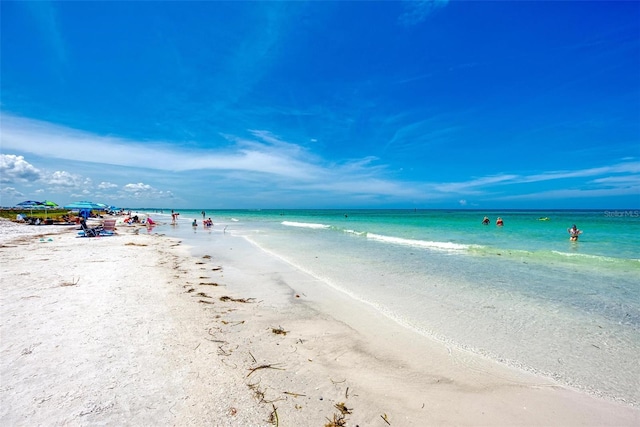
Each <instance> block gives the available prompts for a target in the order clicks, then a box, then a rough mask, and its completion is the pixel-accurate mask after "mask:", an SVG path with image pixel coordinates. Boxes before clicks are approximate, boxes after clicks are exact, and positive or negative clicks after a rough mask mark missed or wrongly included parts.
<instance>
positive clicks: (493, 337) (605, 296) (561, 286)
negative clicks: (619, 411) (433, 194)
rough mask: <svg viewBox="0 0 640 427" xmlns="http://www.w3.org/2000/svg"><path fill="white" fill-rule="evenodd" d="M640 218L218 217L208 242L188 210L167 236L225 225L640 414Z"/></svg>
mask: <svg viewBox="0 0 640 427" xmlns="http://www.w3.org/2000/svg"><path fill="white" fill-rule="evenodd" d="M639 214H640V213H639V212H637V211H544V212H543V211H501V212H479V211H440V210H438V211H399V210H391V211H389V210H383V211H377V210H366V211H365V210H363V211H337V210H318V211H313V210H305V211H284V210H283V211H216V212H212V213H210V216H211V217H212V219H213V220H214V223H216V225H215V226H214V228H213V230H212V231H211V230H209V231H206V230H205V229H202V227H199V228H196V229H193V228H191V227H190V226H189V223H190V222H191V220H192V219H193V218H201V217H200V215H199V211H181V220H180V226H179V227H163V230H158V231H159V232H166V233H167V234H169V235H171V234H173V235H179V236H180V237H182V238H184V239H186V240H187V242H188V243H189V244H192V245H194V246H196V247H198V246H199V245H200V246H204V245H206V242H207V240H208V239H211V238H215V236H216V233H221V232H222V230H223V229H225V228H226V230H225V231H226V233H228V234H229V235H232V236H238V237H243V238H246V239H248V240H250V241H251V242H253V243H255V244H256V245H257V246H259V247H261V248H263V249H264V250H266V251H269V252H271V253H273V254H277V255H278V256H279V257H281V258H282V259H285V260H286V261H287V262H289V263H290V264H291V265H293V266H296V267H297V268H299V269H301V270H303V271H305V272H308V273H309V274H311V275H313V276H315V277H316V278H318V279H320V280H321V283H323V286H324V285H326V286H331V287H333V288H335V289H338V290H340V291H342V292H344V293H345V294H347V295H349V296H351V297H352V298H354V299H357V300H359V301H362V302H365V303H367V304H369V305H371V306H373V307H375V308H376V309H377V310H379V311H380V312H381V313H384V314H385V315H386V316H388V317H389V318H390V319H393V320H394V321H396V322H398V323H400V324H402V325H404V326H406V327H407V328H410V329H412V330H414V331H416V332H417V333H420V334H424V335H426V336H429V337H433V338H436V339H439V340H442V341H444V342H446V343H448V345H456V346H459V347H462V348H465V349H468V350H470V351H472V352H475V353H478V354H482V355H484V356H487V357H490V358H492V359H495V360H498V361H501V362H503V363H507V364H509V365H512V366H517V367H520V368H522V369H526V370H528V371H532V372H536V373H540V374H543V375H546V376H550V377H553V378H555V379H556V380H558V381H559V382H561V383H563V384H567V385H571V386H573V387H576V388H579V389H582V390H586V391H589V392H591V393H594V394H598V395H603V396H606V397H609V398H613V399H617V400H621V401H625V402H628V403H630V404H633V405H639V404H640V391H639V390H640V382H639V378H640V363H639V362H638V357H637V355H638V354H640V286H639V283H640V260H639V259H638V254H639V253H640V251H639V249H640V218H639V217H640V215H639ZM484 215H487V216H489V217H490V218H491V224H490V225H481V224H480V222H481V220H482V218H483V216H484ZM208 216H209V215H208ZM498 216H500V217H502V218H503V219H504V222H505V226H504V227H496V226H495V219H496V218H497V217H498ZM541 217H543V218H549V219H548V220H544V221H541V220H539V218H541ZM574 223H575V224H577V225H578V228H580V229H582V230H584V233H583V234H582V235H581V237H580V240H579V241H578V242H570V241H569V239H568V233H567V228H568V227H569V226H571V225H572V224H574Z"/></svg>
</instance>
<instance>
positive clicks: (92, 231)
mask: <svg viewBox="0 0 640 427" xmlns="http://www.w3.org/2000/svg"><path fill="white" fill-rule="evenodd" d="M80 227H82V231H83V232H84V237H98V236H99V235H100V230H99V229H98V228H97V227H96V228H89V227H88V226H87V222H86V221H85V219H84V218H82V219H81V220H80Z"/></svg>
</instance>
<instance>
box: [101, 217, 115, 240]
mask: <svg viewBox="0 0 640 427" xmlns="http://www.w3.org/2000/svg"><path fill="white" fill-rule="evenodd" d="M98 230H99V231H100V235H102V236H111V235H113V234H115V232H116V220H115V219H105V220H104V221H103V222H102V226H100V227H99V228H98Z"/></svg>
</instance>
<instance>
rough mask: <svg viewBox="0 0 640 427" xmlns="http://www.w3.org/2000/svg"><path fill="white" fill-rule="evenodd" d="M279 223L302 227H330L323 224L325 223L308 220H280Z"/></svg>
mask: <svg viewBox="0 0 640 427" xmlns="http://www.w3.org/2000/svg"><path fill="white" fill-rule="evenodd" d="M281 224H282V225H286V226H289V227H302V228H315V229H319V228H330V227H331V226H330V225H325V224H313V223H310V222H294V221H282V223H281Z"/></svg>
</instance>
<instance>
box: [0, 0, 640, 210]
mask: <svg viewBox="0 0 640 427" xmlns="http://www.w3.org/2000/svg"><path fill="white" fill-rule="evenodd" d="M0 20H1V21H0V24H1V25H0V155H1V157H0V181H1V182H0V205H1V206H14V205H15V204H17V203H19V202H22V201H24V200H39V201H41V200H45V199H46V200H52V201H54V202H56V203H58V204H61V205H63V204H68V203H70V202H74V201H77V200H90V201H94V202H99V203H106V204H109V205H116V206H120V207H129V208H136V207H137V208H144V207H146V208H167V209H172V208H175V209H200V208H206V209H241V208H243V209H244V208H247V209H267V208H274V209H279V208H354V209H355V208H411V209H414V208H418V209H430V208H433V209H611V208H627V209H637V208H640V2H637V1H624V2H612V1H606V2H597V1H596V2H582V1H571V2H569V1H567V2H560V1H548V2H537V1H526V2H515V1H492V2H483V1H412V2H406V1H376V2H367V1H353V2H348V1H339V2H338V1H291V2H267V1H260V2H244V1H235V2H217V1H200V2H164V1H163V2H153V1H140V2H114V1H109V2H99V1H91V2H89V1H86V2H76V1H67V2H48V1H37V2H36V1H28V2H24V1H20V2H12V1H2V2H0Z"/></svg>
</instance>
